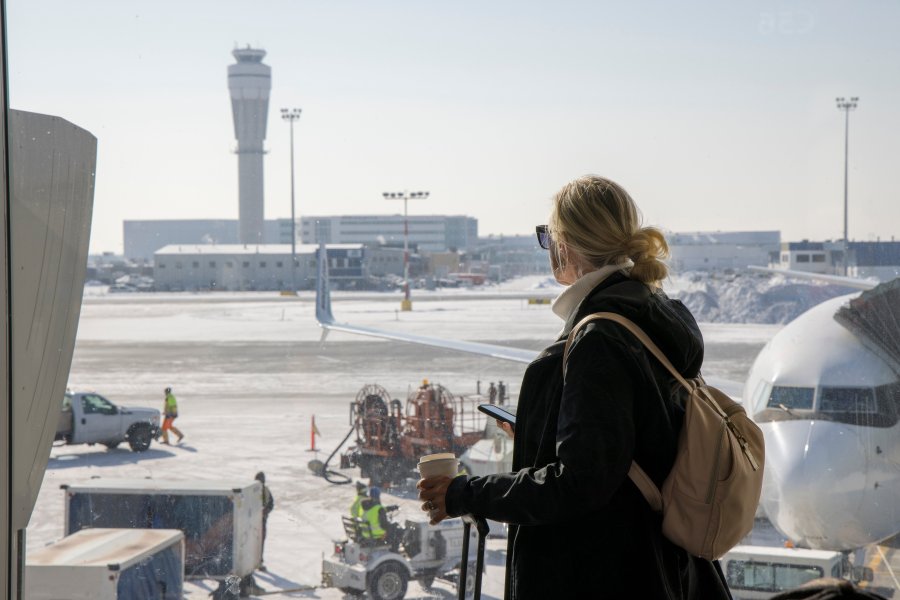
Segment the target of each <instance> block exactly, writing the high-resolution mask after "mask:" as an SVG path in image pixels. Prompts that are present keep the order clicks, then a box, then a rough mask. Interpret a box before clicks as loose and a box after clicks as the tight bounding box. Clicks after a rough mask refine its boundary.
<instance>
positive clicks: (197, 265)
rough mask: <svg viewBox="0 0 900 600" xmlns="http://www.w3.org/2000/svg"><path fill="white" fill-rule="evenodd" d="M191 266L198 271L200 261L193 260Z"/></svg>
mask: <svg viewBox="0 0 900 600" xmlns="http://www.w3.org/2000/svg"><path fill="white" fill-rule="evenodd" d="M191 266H192V267H194V268H195V269H199V268H200V261H199V260H195V261H194V262H192V263H191Z"/></svg>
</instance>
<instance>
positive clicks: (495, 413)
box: [478, 404, 516, 427]
mask: <svg viewBox="0 0 900 600" xmlns="http://www.w3.org/2000/svg"><path fill="white" fill-rule="evenodd" d="M478 410H480V411H481V412H483V413H484V414H486V415H488V416H490V417H493V418H495V419H498V420H500V421H503V422H504V423H509V424H510V425H512V426H513V427H515V426H516V415H514V414H512V413H511V412H509V411H508V410H506V409H505V408H500V407H499V406H497V405H496V404H479V405H478Z"/></svg>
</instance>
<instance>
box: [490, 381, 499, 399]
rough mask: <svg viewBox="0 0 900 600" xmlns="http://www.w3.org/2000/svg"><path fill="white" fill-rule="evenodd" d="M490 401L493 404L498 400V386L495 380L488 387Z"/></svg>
mask: <svg viewBox="0 0 900 600" xmlns="http://www.w3.org/2000/svg"><path fill="white" fill-rule="evenodd" d="M488 401H489V402H490V403H491V404H496V402H497V386H495V385H494V382H493V381H492V382H491V385H490V386H489V387H488Z"/></svg>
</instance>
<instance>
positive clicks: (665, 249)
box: [549, 175, 669, 285]
mask: <svg viewBox="0 0 900 600" xmlns="http://www.w3.org/2000/svg"><path fill="white" fill-rule="evenodd" d="M549 230H550V235H551V236H552V238H553V239H555V240H556V241H558V242H561V243H565V244H566V245H567V246H568V247H570V248H571V249H572V250H574V251H575V252H576V253H577V254H579V255H580V256H582V257H583V258H584V259H585V260H586V261H587V262H589V263H590V264H591V265H592V266H594V267H595V268H600V267H603V266H605V265H611V264H619V263H622V262H625V260H626V259H629V258H630V259H631V260H632V261H634V267H632V269H631V273H630V277H631V278H632V279H636V280H638V281H642V282H644V283H647V284H651V285H659V282H660V281H661V280H663V279H665V278H666V276H667V275H668V272H669V269H668V267H666V265H665V263H663V262H662V260H663V259H665V258H667V257H668V256H669V245H668V244H667V243H666V238H665V236H663V234H662V232H661V231H660V230H659V229H656V228H655V227H642V226H641V215H640V212H639V211H638V208H637V206H636V205H635V203H634V200H632V199H631V196H629V195H628V192H626V191H625V189H624V188H623V187H622V186H620V185H619V184H617V183H616V182H614V181H611V180H609V179H605V178H603V177H598V176H597V175H585V176H584V177H579V178H578V179H576V180H574V181H572V182H570V183H567V184H566V185H564V186H563V188H562V189H561V190H559V192H557V193H556V196H555V197H554V198H553V212H552V213H551V214H550V222H549ZM557 246H558V244H557ZM555 251H556V252H559V250H558V247H557V249H556V250H555ZM556 258H557V261H558V262H559V261H560V258H561V257H560V256H559V254H557V257H556Z"/></svg>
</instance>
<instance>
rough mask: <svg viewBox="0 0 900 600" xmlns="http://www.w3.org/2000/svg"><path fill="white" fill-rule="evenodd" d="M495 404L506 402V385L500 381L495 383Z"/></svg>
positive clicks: (501, 404)
mask: <svg viewBox="0 0 900 600" xmlns="http://www.w3.org/2000/svg"><path fill="white" fill-rule="evenodd" d="M497 404H499V405H500V406H503V405H504V404H506V385H505V384H504V383H503V382H502V381H501V382H500V383H498V384H497Z"/></svg>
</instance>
